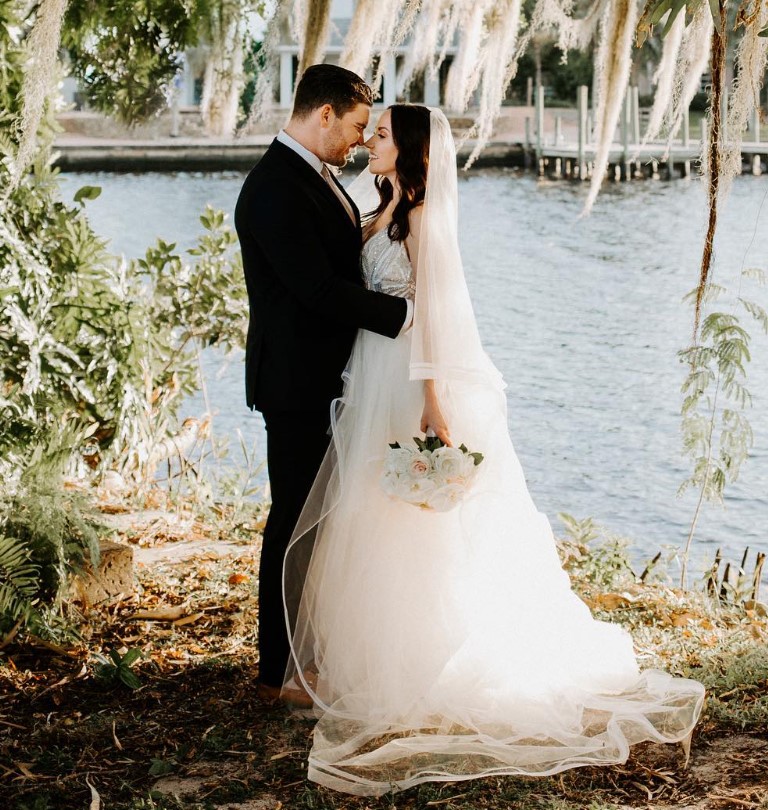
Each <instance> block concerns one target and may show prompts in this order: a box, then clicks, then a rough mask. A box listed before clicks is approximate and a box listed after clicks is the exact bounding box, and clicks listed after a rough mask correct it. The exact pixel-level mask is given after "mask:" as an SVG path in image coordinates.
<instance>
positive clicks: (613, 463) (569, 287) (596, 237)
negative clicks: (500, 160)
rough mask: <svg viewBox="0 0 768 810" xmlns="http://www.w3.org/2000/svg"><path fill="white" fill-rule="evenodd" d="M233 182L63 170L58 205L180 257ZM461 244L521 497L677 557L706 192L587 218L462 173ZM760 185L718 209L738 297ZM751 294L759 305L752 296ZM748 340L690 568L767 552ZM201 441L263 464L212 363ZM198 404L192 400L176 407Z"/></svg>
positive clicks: (763, 248) (760, 421)
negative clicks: (728, 464)
mask: <svg viewBox="0 0 768 810" xmlns="http://www.w3.org/2000/svg"><path fill="white" fill-rule="evenodd" d="M242 180H243V175H241V174H237V173H229V174H213V175H211V174H170V175H160V174H144V175H111V174H89V175H82V174H79V175H65V176H64V189H65V191H64V193H65V194H72V193H74V191H75V189H76V188H77V187H79V186H80V185H86V184H88V185H99V186H101V187H102V188H103V193H102V196H101V197H100V198H99V199H97V200H95V201H93V202H90V203H88V212H89V214H90V216H91V220H92V222H93V224H94V227H95V228H96V230H97V232H99V233H100V234H102V235H104V236H107V237H109V238H110V239H111V244H112V249H113V250H114V251H115V252H117V253H124V254H126V255H127V256H137V255H139V254H141V253H142V252H143V251H144V249H145V248H146V246H148V245H149V244H150V243H151V242H152V241H153V240H154V239H155V237H157V236H161V237H162V238H163V239H164V240H166V241H177V242H178V243H179V245H180V246H182V247H188V246H190V245H191V244H192V242H193V241H194V239H195V237H196V235H197V234H198V233H199V231H200V226H199V222H198V219H197V217H198V215H199V214H200V212H201V211H202V210H203V208H204V206H205V205H206V204H207V203H210V204H211V205H213V206H214V207H217V208H222V209H224V210H225V211H227V212H229V213H230V214H231V213H232V211H233V208H234V204H235V200H236V198H237V194H238V191H239V189H240V185H241V183H242ZM459 194H460V206H461V212H460V238H461V247H462V252H463V257H464V262H465V267H466V273H467V279H468V284H469V287H470V292H471V293H472V297H473V301H474V304H475V310H476V313H477V317H478V322H479V325H480V331H481V334H482V336H483V340H484V342H485V345H486V348H487V349H488V351H489V353H490V355H491V356H492V357H493V359H494V361H495V362H496V364H497V365H498V366H499V368H500V369H501V371H502V373H503V374H504V377H505V379H506V380H507V383H508V389H507V395H508V401H509V425H510V430H511V433H512V437H513V440H514V441H515V445H516V448H517V451H518V454H519V455H520V458H521V461H522V464H523V467H524V469H525V470H526V474H527V478H528V483H529V486H530V489H531V492H532V494H533V496H534V498H535V500H536V502H537V504H538V506H539V508H540V509H541V510H542V511H544V512H546V513H547V514H548V515H549V516H550V518H551V519H552V520H553V523H556V522H557V521H556V517H555V516H556V514H557V513H558V512H561V511H564V512H568V513H571V514H573V515H575V516H577V517H585V516H588V515H589V516H594V517H595V518H596V519H597V520H598V521H599V522H600V523H601V524H603V525H604V526H606V527H608V528H609V529H611V530H612V531H614V532H617V533H619V534H622V535H626V536H628V537H630V538H632V539H633V544H634V548H635V556H636V558H637V559H642V558H647V557H648V556H650V555H652V554H653V553H655V552H656V551H657V550H658V549H659V547H661V546H663V545H666V544H671V545H676V546H680V545H681V544H682V543H683V541H684V539H685V537H686V534H687V529H688V526H689V524H690V520H691V517H692V514H693V512H694V508H695V493H694V492H692V491H691V492H689V493H687V494H686V495H685V496H684V497H682V498H679V499H678V498H677V497H676V491H677V488H678V486H679V484H680V482H681V481H682V480H683V479H684V478H685V477H686V474H687V473H688V469H689V468H688V466H687V462H686V461H685V460H684V459H683V458H682V457H681V453H680V446H681V441H680V416H679V410H680V394H679V388H680V384H681V382H682V380H683V377H684V369H683V366H681V365H680V364H679V362H678V360H677V356H676V354H677V351H678V350H679V349H680V348H681V347H683V346H685V345H686V342H687V341H688V339H689V336H690V329H691V313H690V309H689V307H688V306H687V305H684V304H682V303H681V299H682V297H683V295H684V294H685V293H686V292H688V291H689V290H690V289H691V288H692V287H693V286H694V285H695V281H696V278H697V276H698V266H699V261H700V255H701V243H702V239H703V233H704V226H705V193H704V188H703V187H702V184H701V183H700V182H699V181H697V180H692V181H676V182H671V183H665V182H638V183H628V184H624V185H611V186H608V187H606V189H605V191H604V193H603V194H602V196H601V197H600V198H599V200H598V204H597V207H596V208H595V210H594V212H593V214H592V215H591V216H590V217H588V218H585V219H578V214H579V211H580V209H581V205H582V202H583V199H584V196H585V189H584V188H583V187H581V186H579V185H572V184H568V183H563V182H547V181H537V180H536V179H534V178H532V177H530V176H521V175H519V174H516V173H515V172H512V171H507V170H487V171H477V172H472V173H470V174H469V175H463V176H462V177H461V179H460V185H459ZM767 194H768V180H767V179H766V178H753V177H744V178H739V179H738V180H737V182H735V184H734V186H733V189H732V191H731V194H730V197H729V199H728V201H727V203H726V205H725V207H724V209H723V211H722V213H721V217H720V226H719V232H718V233H719V235H718V241H717V244H716V262H715V279H716V280H717V281H718V282H720V283H723V284H725V285H726V286H729V287H731V288H735V286H736V283H737V278H738V275H739V272H740V270H741V269H742V268H743V267H751V266H757V267H763V268H765V269H768V201H766V196H767ZM743 292H744V294H745V295H746V297H748V298H752V299H754V300H757V301H759V302H760V303H761V304H762V305H763V306H766V305H768V302H767V301H766V298H767V297H768V296H766V294H765V291H764V290H760V289H759V288H756V287H755V286H754V285H752V284H749V285H746V286H744V288H743ZM748 328H749V330H750V332H751V333H752V334H753V337H754V340H753V347H752V348H753V358H754V363H753V366H752V368H750V370H749V380H748V387H749V389H750V390H751V392H752V394H753V397H754V403H753V408H752V410H751V411H750V412H749V414H748V417H749V419H750V421H751V423H752V426H753V429H754V434H755V446H754V450H753V452H752V456H751V458H750V459H749V461H748V462H747V463H746V465H745V466H744V468H743V470H742V475H741V477H740V480H739V481H738V482H737V483H736V484H734V485H730V486H729V487H728V488H727V499H726V506H725V508H719V507H712V506H708V507H706V509H705V512H704V514H703V517H702V518H701V520H700V523H699V529H698V532H697V539H696V558H697V561H698V562H697V565H696V568H695V569H694V570H699V569H700V568H701V566H702V565H703V563H704V561H705V560H706V559H708V558H711V556H712V555H713V553H714V549H715V548H717V547H722V548H723V549H724V550H725V551H726V553H727V554H728V555H729V556H730V558H731V559H735V558H736V557H737V556H740V554H741V552H742V551H743V549H744V547H745V546H746V545H749V546H751V547H752V548H753V549H758V548H759V549H762V550H764V551H768V538H767V537H766V533H765V531H764V522H765V519H766V517H767V516H768V408H766V404H767V403H768V340H766V338H765V337H764V336H763V335H761V334H758V329H757V326H756V325H751V324H750V325H748ZM206 364H207V373H208V376H209V392H210V398H211V399H210V401H211V405H212V406H213V408H214V409H215V410H216V411H217V415H216V418H215V423H214V424H215V429H216V431H217V433H218V434H219V435H228V436H231V437H232V439H233V440H232V455H233V457H236V456H237V454H238V453H239V450H238V449H237V439H236V438H235V434H236V431H237V430H238V429H240V430H241V431H242V433H243V435H244V438H245V440H246V443H247V444H248V445H249V446H251V445H252V444H253V443H254V442H256V444H257V447H258V451H257V452H258V455H259V457H260V458H263V457H264V455H265V443H264V440H263V424H262V422H261V420H260V417H259V416H258V415H257V414H252V413H249V412H248V410H247V409H246V407H245V401H244V393H243V370H242V358H240V357H238V358H236V359H234V360H233V361H231V362H230V363H229V364H225V365H224V367H223V368H222V364H221V358H220V357H218V356H212V355H210V354H209V355H208V356H207V357H206ZM204 410H205V407H204V404H203V403H202V401H201V398H200V397H198V398H196V399H195V400H190V402H189V403H188V404H187V407H186V411H187V412H188V413H193V414H199V413H201V412H202V411H204Z"/></svg>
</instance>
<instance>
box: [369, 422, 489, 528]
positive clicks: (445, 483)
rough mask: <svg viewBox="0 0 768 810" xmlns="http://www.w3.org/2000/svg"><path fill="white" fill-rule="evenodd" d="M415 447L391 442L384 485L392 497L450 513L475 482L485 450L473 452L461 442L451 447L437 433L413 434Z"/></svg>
mask: <svg viewBox="0 0 768 810" xmlns="http://www.w3.org/2000/svg"><path fill="white" fill-rule="evenodd" d="M413 441H414V447H402V446H401V445H400V444H399V443H398V442H395V443H394V444H390V445H389V448H390V449H389V453H387V457H386V459H385V461H384V471H383V473H382V476H381V487H382V489H383V490H384V492H386V493H387V495H389V496H390V497H392V498H396V499H398V500H402V501H405V502H406V503H411V504H413V505H414V506H418V507H420V508H421V509H428V510H430V511H434V512H447V511H448V510H449V509H453V507H454V506H456V505H457V504H458V503H459V502H460V501H461V499H462V498H463V497H464V495H465V494H466V492H467V491H468V490H469V488H470V487H471V485H472V482H473V480H474V478H475V476H476V475H477V468H478V466H479V465H480V463H481V462H482V460H483V454H482V453H470V451H469V450H468V449H467V448H466V447H465V446H464V445H463V444H462V445H460V446H459V447H448V445H446V444H444V443H443V442H442V441H441V440H440V439H438V438H437V436H427V438H426V439H419V438H418V437H416V436H414V437H413Z"/></svg>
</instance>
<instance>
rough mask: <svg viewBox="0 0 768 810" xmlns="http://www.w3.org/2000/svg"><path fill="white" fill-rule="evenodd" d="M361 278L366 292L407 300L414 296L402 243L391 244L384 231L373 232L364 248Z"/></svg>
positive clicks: (409, 265) (413, 284)
mask: <svg viewBox="0 0 768 810" xmlns="http://www.w3.org/2000/svg"><path fill="white" fill-rule="evenodd" d="M362 267H363V278H364V279H365V286H366V287H367V288H368V289H369V290H375V291H376V292H383V293H387V295H396V296H397V297H398V298H410V299H411V300H413V298H414V296H415V295H416V279H415V278H414V277H413V268H412V267H411V262H410V260H409V259H408V253H407V251H406V249H405V243H404V242H393V241H392V240H391V239H390V238H389V234H388V233H387V229H386V228H383V229H382V230H380V231H378V233H375V234H374V235H373V236H372V237H371V238H370V239H369V240H368V241H367V242H366V243H365V244H364V245H363V253H362Z"/></svg>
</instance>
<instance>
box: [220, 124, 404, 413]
mask: <svg viewBox="0 0 768 810" xmlns="http://www.w3.org/2000/svg"><path fill="white" fill-rule="evenodd" d="M339 187H340V188H341V186H340V185H339ZM350 203H351V205H352V208H353V210H354V211H355V214H356V218H357V221H356V222H355V223H353V222H352V220H351V219H350V218H349V215H348V214H347V212H346V211H345V210H344V207H343V205H342V204H341V202H340V201H339V200H338V199H337V198H336V196H335V195H334V193H333V191H332V190H331V189H330V188H329V187H328V185H327V183H326V182H325V180H324V179H323V178H322V177H321V176H320V175H319V174H318V172H317V171H315V169H314V168H313V167H312V166H310V165H309V164H308V163H307V161H306V160H304V159H303V158H302V157H301V156H300V155H298V154H296V152H294V151H293V150H292V149H289V148H288V147H287V146H285V145H284V144H282V143H280V142H279V141H277V140H275V141H273V142H272V144H271V145H270V147H269V149H268V150H267V152H266V153H265V155H264V157H262V158H261V160H260V161H259V163H258V164H257V165H256V166H255V167H254V168H253V169H252V171H251V172H250V174H249V175H248V177H247V178H246V180H245V183H244V184H243V188H242V190H241V191H240V196H239V198H238V201H237V206H236V208H235V227H236V228H237V234H238V237H239V238H240V247H241V250H242V255H243V270H244V273H245V283H246V286H247V288H248V299H249V304H250V322H249V325H248V340H247V344H246V359H245V382H246V398H247V402H248V406H249V407H251V408H255V409H257V410H260V411H273V412H274V411H302V410H318V409H322V408H325V407H328V406H329V405H330V402H331V400H332V399H334V398H335V397H338V396H339V395H340V394H341V391H342V380H341V373H342V371H343V370H344V367H345V365H346V363H347V360H348V359H349V355H350V352H351V350H352V344H353V342H354V339H355V335H356V333H357V330H358V328H362V329H368V330H370V331H372V332H377V333H379V334H381V335H386V336H388V337H391V338H394V337H396V336H397V335H398V333H399V332H400V329H401V328H402V325H403V322H404V321H405V316H406V303H405V300H404V299H402V298H396V297H393V296H389V295H384V294H383V293H377V292H372V291H370V290H366V289H365V287H364V284H363V279H362V275H361V271H360V250H361V248H362V234H361V230H360V221H359V212H358V211H357V208H356V207H355V205H354V203H353V202H352V201H351V200H350Z"/></svg>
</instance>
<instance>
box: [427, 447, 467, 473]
mask: <svg viewBox="0 0 768 810" xmlns="http://www.w3.org/2000/svg"><path fill="white" fill-rule="evenodd" d="M465 461H466V454H465V453H462V452H461V450H459V449H458V448H457V447H438V448H437V450H435V451H434V452H433V453H432V465H433V466H434V468H435V472H436V473H437V474H438V475H439V476H440V477H441V478H442V479H443V480H445V481H451V480H452V479H454V478H463V477H464V476H465V474H466V473H465V472H464V471H465V469H466V464H465Z"/></svg>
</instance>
